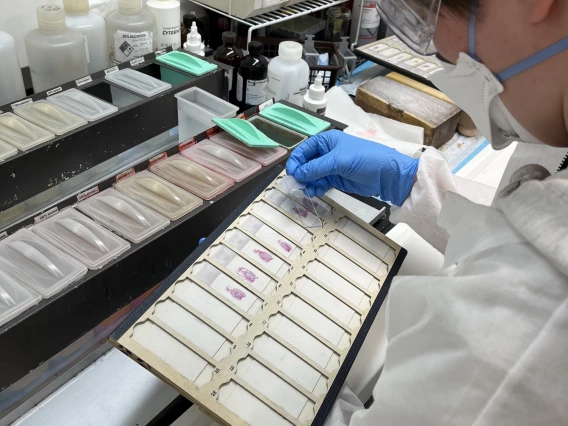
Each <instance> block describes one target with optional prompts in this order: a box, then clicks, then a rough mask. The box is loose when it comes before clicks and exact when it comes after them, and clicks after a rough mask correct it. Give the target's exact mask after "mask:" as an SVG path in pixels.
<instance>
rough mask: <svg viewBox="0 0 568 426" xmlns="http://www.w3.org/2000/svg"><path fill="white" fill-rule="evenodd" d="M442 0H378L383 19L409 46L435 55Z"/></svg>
mask: <svg viewBox="0 0 568 426" xmlns="http://www.w3.org/2000/svg"><path fill="white" fill-rule="evenodd" d="M441 3H442V0H378V10H379V14H380V15H381V18H382V19H383V21H384V22H385V23H386V24H387V25H388V26H389V27H390V29H391V30H392V31H393V32H394V33H395V34H396V35H397V36H398V38H400V39H401V40H402V41H403V42H404V43H406V45H408V47H410V48H411V49H412V50H415V51H416V52H417V53H420V54H421V55H434V54H435V53H436V48H435V46H434V42H433V38H434V32H435V31H436V25H437V24H438V16H439V14H440V5H441Z"/></svg>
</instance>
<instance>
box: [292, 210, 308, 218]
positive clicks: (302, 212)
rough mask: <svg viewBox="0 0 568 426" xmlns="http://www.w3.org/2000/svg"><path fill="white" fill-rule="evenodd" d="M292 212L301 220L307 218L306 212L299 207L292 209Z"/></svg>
mask: <svg viewBox="0 0 568 426" xmlns="http://www.w3.org/2000/svg"><path fill="white" fill-rule="evenodd" d="M294 211H295V212H296V213H298V216H300V217H301V218H304V219H305V218H307V217H308V211H307V210H305V209H303V208H301V207H294Z"/></svg>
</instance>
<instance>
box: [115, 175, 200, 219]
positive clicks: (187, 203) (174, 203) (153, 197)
mask: <svg viewBox="0 0 568 426" xmlns="http://www.w3.org/2000/svg"><path fill="white" fill-rule="evenodd" d="M115 188H116V189H117V190H119V191H120V192H122V193H123V194H126V195H128V196H129V197H131V198H134V199H135V200H136V201H140V202H141V203H142V204H145V205H147V206H148V207H150V208H152V209H154V210H156V211H158V212H159V213H161V214H163V215H164V216H165V217H167V218H168V219H169V220H177V219H179V218H180V217H182V216H185V215H186V214H188V213H189V212H190V211H192V210H195V209H196V208H198V207H199V206H201V205H202V204H203V200H202V199H201V198H198V197H196V196H195V195H193V194H190V193H189V192H187V191H184V190H183V189H181V188H179V187H177V186H175V185H174V184H172V183H169V182H168V181H166V180H164V179H162V178H160V177H158V176H156V175H154V174H152V173H150V172H148V171H143V172H140V173H136V174H135V175H134V176H131V177H129V178H127V179H124V180H121V181H120V182H118V183H117V184H116V186H115Z"/></svg>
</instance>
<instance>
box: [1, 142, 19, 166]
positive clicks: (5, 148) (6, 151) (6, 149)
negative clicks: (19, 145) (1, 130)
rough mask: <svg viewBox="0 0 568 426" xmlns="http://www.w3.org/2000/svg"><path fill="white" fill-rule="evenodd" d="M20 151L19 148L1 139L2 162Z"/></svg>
mask: <svg viewBox="0 0 568 426" xmlns="http://www.w3.org/2000/svg"><path fill="white" fill-rule="evenodd" d="M17 153H18V150H17V149H16V148H14V147H13V146H12V145H10V144H9V143H6V142H4V141H2V140H0V162H2V161H4V160H7V159H8V158H10V157H13V156H14V155H16V154H17Z"/></svg>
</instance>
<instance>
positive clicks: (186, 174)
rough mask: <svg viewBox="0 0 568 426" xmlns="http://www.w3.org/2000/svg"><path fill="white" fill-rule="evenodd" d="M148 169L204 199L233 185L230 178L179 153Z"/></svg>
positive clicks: (212, 196)
mask: <svg viewBox="0 0 568 426" xmlns="http://www.w3.org/2000/svg"><path fill="white" fill-rule="evenodd" d="M150 170H151V171H152V173H155V174H157V175H158V176H161V177H163V178H164V179H166V180H168V181H170V182H172V183H175V184H176V185H177V186H180V187H182V188H183V189H185V190H186V191H189V192H191V193H193V194H195V195H197V196H198V197H201V198H203V199H204V200H211V199H212V198H215V197H216V196H217V195H219V194H221V193H223V192H225V191H226V190H227V189H229V188H230V187H231V186H233V185H234V182H233V181H232V180H231V179H229V178H227V177H225V176H223V175H220V174H219V173H215V172H214V171H212V170H209V169H206V168H205V167H203V166H200V165H199V164H197V163H194V162H193V161H190V160H188V159H187V158H184V157H182V156H181V155H179V154H176V155H174V156H173V157H170V158H168V159H167V160H163V161H160V162H159V163H157V164H155V165H153V166H152V167H150Z"/></svg>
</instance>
